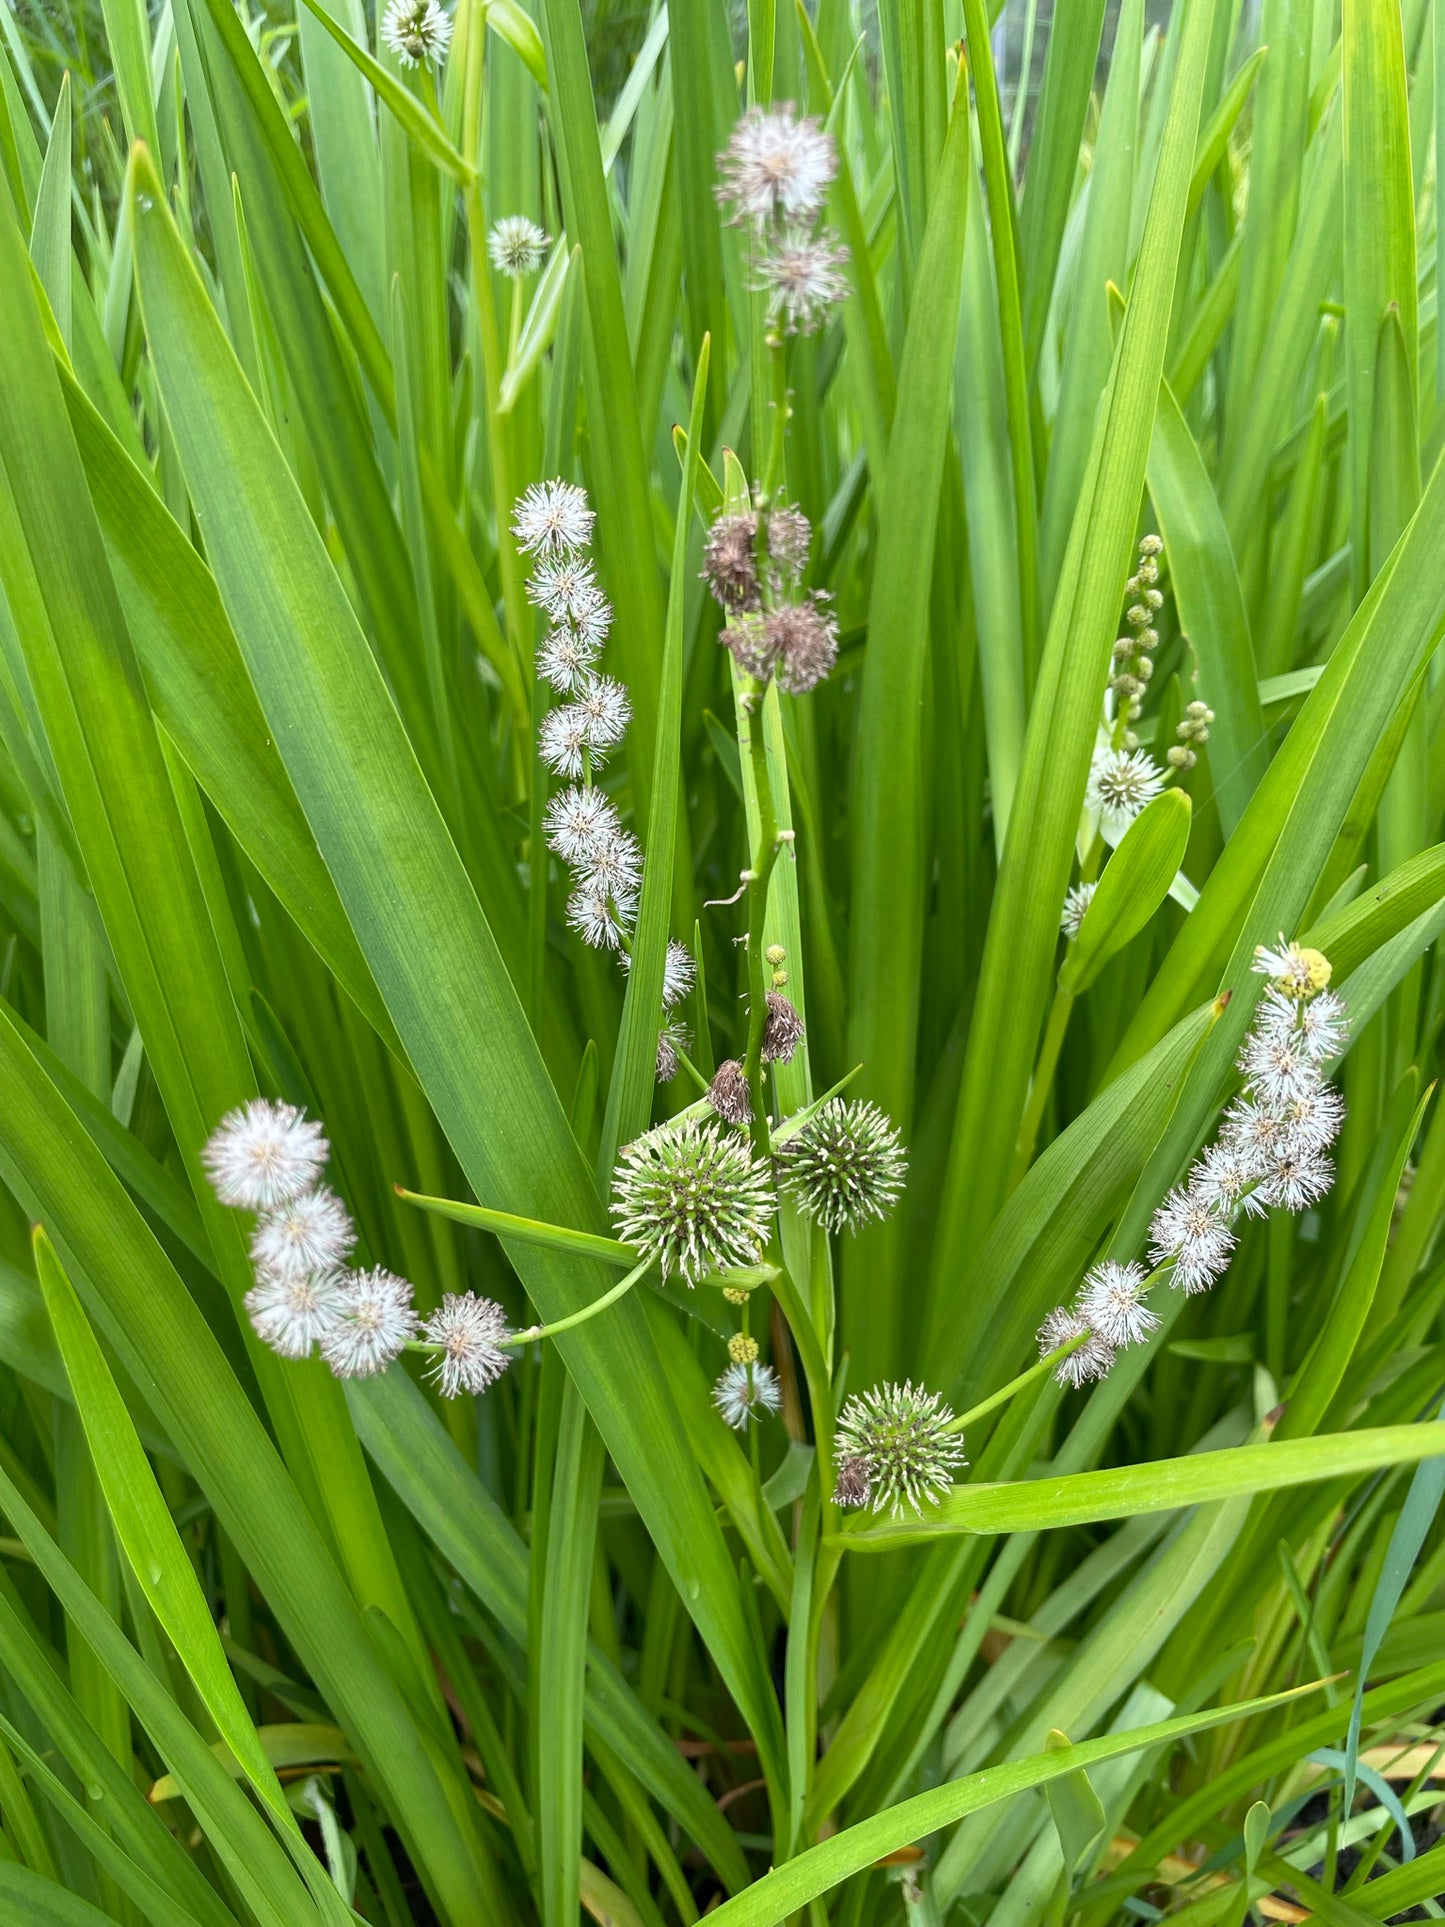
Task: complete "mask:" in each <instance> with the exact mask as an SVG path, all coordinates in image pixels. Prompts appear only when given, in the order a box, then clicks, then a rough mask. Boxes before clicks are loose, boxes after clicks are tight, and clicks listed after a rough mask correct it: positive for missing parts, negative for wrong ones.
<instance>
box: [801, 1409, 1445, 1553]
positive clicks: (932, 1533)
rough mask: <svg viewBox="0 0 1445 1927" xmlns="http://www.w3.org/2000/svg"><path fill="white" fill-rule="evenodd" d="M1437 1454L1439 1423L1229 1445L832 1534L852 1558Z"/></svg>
mask: <svg viewBox="0 0 1445 1927" xmlns="http://www.w3.org/2000/svg"><path fill="white" fill-rule="evenodd" d="M1442 1448H1445V1425H1423V1426H1422V1425H1386V1426H1380V1427H1378V1428H1377V1429H1375V1430H1373V1431H1364V1432H1339V1433H1331V1434H1328V1435H1326V1436H1322V1437H1316V1438H1302V1439H1291V1440H1288V1441H1285V1442H1283V1443H1281V1442H1279V1441H1275V1442H1272V1443H1270V1444H1268V1445H1238V1446H1231V1447H1228V1448H1227V1449H1225V1450H1224V1451H1220V1452H1201V1453H1196V1454H1194V1455H1193V1456H1192V1457H1190V1458H1185V1459H1161V1460H1157V1461H1156V1462H1155V1463H1153V1464H1150V1465H1128V1466H1114V1467H1110V1468H1109V1469H1108V1470H1107V1471H1102V1472H1076V1473H1073V1474H1072V1475H1071V1476H1069V1477H1067V1478H1057V1479H1039V1480H1033V1481H1025V1482H1021V1483H1019V1484H1016V1485H965V1486H955V1487H954V1489H953V1491H952V1492H951V1493H949V1494H948V1495H947V1496H946V1497H945V1498H943V1499H942V1500H940V1501H939V1503H938V1505H937V1506H936V1507H934V1508H932V1509H931V1510H930V1511H929V1513H928V1515H927V1517H925V1518H923V1519H916V1520H913V1519H906V1518H905V1519H898V1520H888V1521H885V1522H883V1523H881V1524H875V1525H867V1524H861V1523H860V1524H856V1525H850V1526H849V1527H848V1528H846V1529H845V1530H844V1531H843V1532H842V1533H841V1534H840V1535H839V1537H840V1538H841V1539H842V1540H843V1541H844V1542H845V1543H846V1544H847V1546H848V1547H849V1549H850V1550H852V1551H856V1552H863V1551H873V1550H875V1549H876V1550H882V1549H884V1548H886V1547H888V1546H891V1545H896V1544H898V1543H900V1542H902V1541H908V1540H918V1539H930V1538H937V1537H938V1536H940V1535H942V1534H948V1533H954V1532H1033V1531H1039V1530H1048V1529H1052V1528H1055V1527H1058V1526H1063V1525H1082V1524H1084V1523H1086V1522H1088V1523H1092V1522H1095V1521H1097V1520H1100V1519H1127V1518H1132V1517H1134V1516H1135V1515H1136V1514H1138V1513H1141V1512H1169V1511H1172V1510H1173V1509H1174V1508H1175V1507H1176V1506H1182V1505H1202V1504H1204V1503H1205V1502H1206V1501H1207V1500H1212V1499H1228V1498H1234V1497H1237V1496H1238V1495H1239V1494H1240V1493H1246V1492H1270V1491H1274V1490H1276V1489H1277V1488H1278V1487H1280V1486H1287V1485H1307V1484H1309V1483H1310V1482H1311V1481H1313V1480H1316V1479H1333V1478H1339V1477H1342V1476H1343V1475H1344V1474H1346V1473H1352V1472H1372V1471H1374V1470H1376V1469H1377V1468H1378V1467H1380V1466H1385V1465H1409V1464H1411V1463H1413V1462H1414V1461H1415V1460H1417V1459H1425V1458H1429V1457H1430V1456H1431V1454H1432V1453H1434V1452H1438V1451H1440V1450H1441V1449H1442Z"/></svg>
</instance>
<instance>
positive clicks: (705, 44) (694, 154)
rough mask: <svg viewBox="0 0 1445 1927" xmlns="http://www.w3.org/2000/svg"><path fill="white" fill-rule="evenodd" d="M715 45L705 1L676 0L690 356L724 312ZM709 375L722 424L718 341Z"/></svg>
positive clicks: (678, 160) (675, 89) (671, 36)
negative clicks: (716, 191) (717, 187)
mask: <svg viewBox="0 0 1445 1927" xmlns="http://www.w3.org/2000/svg"><path fill="white" fill-rule="evenodd" d="M714 46H715V42H714V40H713V36H712V34H711V33H710V31H709V24H708V10H707V6H706V3H705V0H676V4H675V5H674V6H672V7H669V9H668V39H667V64H668V68H669V71H670V72H671V75H672V100H673V111H674V115H675V130H676V131H675V133H674V136H673V149H672V152H673V165H674V166H675V167H676V169H677V191H678V199H679V203H680V206H681V208H682V254H683V265H684V270H685V287H686V294H687V322H688V346H689V348H690V349H691V351H692V354H693V355H694V357H696V355H697V354H698V352H699V350H700V348H701V346H702V338H703V336H704V335H705V334H706V333H707V331H708V329H709V328H711V327H715V326H716V325H717V322H718V320H719V319H720V318H721V317H722V315H723V314H724V313H725V307H724V300H725V297H724V294H723V268H722V245H721V241H720V238H719V235H718V224H717V215H716V206H717V203H716V200H715V198H714V194H713V188H714V185H715V181H716V173H715V169H714V162H713V156H714V154H715V153H716V152H717V149H718V147H719V145H720V142H719V140H718V138H717V129H716V126H715V124H714V118H713V100H714V96H715V82H714V78H713V72H712V61H713V49H714ZM710 369H711V389H710V393H711V403H712V412H713V415H714V417H715V418H720V417H721V414H722V411H723V408H724V406H725V405H726V398H727V385H726V384H727V355H726V353H725V352H724V343H723V341H722V340H721V339H719V341H718V344H717V354H716V355H715V356H714V357H713V358H712V361H711V364H710Z"/></svg>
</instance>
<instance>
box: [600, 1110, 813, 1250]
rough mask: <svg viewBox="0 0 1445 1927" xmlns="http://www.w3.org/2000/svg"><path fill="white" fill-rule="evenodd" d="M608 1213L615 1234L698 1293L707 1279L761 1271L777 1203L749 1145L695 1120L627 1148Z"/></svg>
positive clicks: (645, 1137)
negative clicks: (753, 1268) (750, 1268)
mask: <svg viewBox="0 0 1445 1927" xmlns="http://www.w3.org/2000/svg"><path fill="white" fill-rule="evenodd" d="M612 1189H613V1201H612V1204H611V1206H610V1207H609V1208H610V1210H611V1212H612V1215H613V1217H614V1218H616V1219H617V1234H618V1236H619V1237H620V1238H622V1239H623V1240H625V1242H626V1243H628V1244H630V1245H636V1246H637V1248H638V1249H639V1250H641V1251H650V1252H652V1253H653V1255H654V1256H655V1257H656V1258H657V1260H658V1263H659V1265H660V1266H661V1269H662V1275H663V1277H664V1278H667V1277H671V1276H672V1274H673V1273H674V1272H675V1273H677V1274H678V1275H679V1276H680V1277H681V1278H682V1279H683V1280H684V1282H685V1283H687V1284H689V1285H695V1284H696V1283H697V1282H698V1280H699V1279H700V1278H705V1277H706V1276H707V1275H708V1273H709V1272H714V1271H729V1270H732V1269H733V1268H735V1267H738V1266H743V1265H753V1264H756V1263H757V1262H758V1260H759V1258H760V1257H761V1256H762V1254H763V1251H764V1249H765V1248H766V1246H767V1242H768V1234H769V1231H770V1229H771V1225H772V1219H773V1212H774V1209H775V1199H774V1196H773V1187H772V1181H771V1178H770V1177H769V1174H768V1171H767V1167H766V1166H765V1165H762V1164H759V1163H757V1162H756V1161H755V1160H754V1158H753V1155H752V1151H751V1149H750V1148H749V1146H748V1144H747V1142H746V1140H745V1139H743V1138H740V1137H737V1136H734V1135H733V1134H732V1133H731V1132H723V1131H720V1130H719V1129H718V1127H717V1126H716V1125H715V1124H713V1123H710V1122H705V1123H699V1122H698V1121H697V1120H696V1119H695V1118H684V1119H682V1120H681V1121H677V1120H673V1121H672V1122H670V1123H667V1124H662V1125H659V1126H658V1127H657V1128H656V1129H655V1130H651V1131H647V1132H645V1133H644V1134H643V1136H641V1137H640V1138H636V1139H634V1141H633V1142H632V1143H631V1144H629V1145H626V1146H624V1148H623V1150H622V1153H621V1155H620V1157H619V1158H618V1162H617V1169H616V1171H615V1172H614V1173H613V1179H612Z"/></svg>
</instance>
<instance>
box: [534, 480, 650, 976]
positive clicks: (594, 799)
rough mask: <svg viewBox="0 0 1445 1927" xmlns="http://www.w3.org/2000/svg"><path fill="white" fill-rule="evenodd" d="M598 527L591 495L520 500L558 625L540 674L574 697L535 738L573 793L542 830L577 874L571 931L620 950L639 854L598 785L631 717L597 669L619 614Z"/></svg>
mask: <svg viewBox="0 0 1445 1927" xmlns="http://www.w3.org/2000/svg"><path fill="white" fill-rule="evenodd" d="M594 519H595V518H594V516H593V512H592V510H591V508H589V506H588V503H587V493H586V490H585V489H581V488H578V487H576V486H575V484H573V483H571V482H563V481H551V482H538V483H536V484H534V485H533V487H531V488H529V489H528V490H527V491H526V493H525V494H524V495H523V496H522V498H521V500H520V501H519V502H518V504H517V507H516V511H515V513H514V515H513V518H512V532H513V534H514V535H515V536H516V538H517V544H518V546H519V547H520V548H521V549H522V550H523V551H524V552H525V553H526V554H528V555H530V556H531V557H532V571H531V575H530V577H529V579H528V583H527V595H528V598H529V599H530V600H531V601H532V602H534V603H535V604H536V605H537V607H538V608H539V609H540V610H541V611H542V612H543V614H544V615H545V616H546V617H547V618H548V620H549V621H550V622H551V625H552V626H551V628H550V629H549V630H548V632H547V634H546V636H545V637H544V638H543V640H542V644H541V647H540V648H539V649H538V651H537V674H538V675H539V676H540V677H541V679H542V681H543V682H545V683H547V684H549V685H550V686H551V688H553V689H554V690H556V691H557V693H558V694H559V695H562V696H566V697H568V698H569V700H568V701H567V702H565V703H562V704H560V705H558V706H557V707H555V708H553V709H549V710H548V711H547V712H546V714H545V715H544V716H543V718H542V721H541V724H540V727H539V729H538V732H537V753H538V755H539V756H540V757H541V759H542V761H543V762H544V763H545V764H546V765H547V766H548V768H549V769H551V770H554V771H555V772H556V773H557V775H559V776H563V777H565V778H567V779H568V782H569V785H570V787H569V788H567V789H565V790H563V791H562V792H560V794H558V795H557V796H554V797H553V798H552V799H551V801H550V802H549V803H548V805H547V809H546V812H545V814H544V816H543V818H542V825H543V831H544V834H545V836H546V839H547V843H548V846H549V847H550V848H551V849H553V850H555V851H556V853H557V855H558V856H560V857H561V859H562V861H563V862H564V863H566V864H567V865H568V866H569V868H570V869H571V871H572V893H571V896H570V897H569V898H568V902H567V922H568V924H569V925H570V926H571V928H572V929H573V930H575V931H576V932H577V934H578V935H579V936H580V937H581V938H582V940H583V941H584V943H590V944H592V945H594V946H595V947H596V948H598V949H603V950H618V949H620V948H621V947H622V945H623V942H624V939H625V938H626V937H627V936H628V934H629V933H630V932H631V930H632V927H633V925H634V924H635V923H636V921H637V906H638V899H639V895H640V892H641V889H642V846H641V844H639V842H638V841H637V838H636V837H635V836H634V835H633V834H632V832H631V831H630V830H627V829H624V828H623V826H622V821H621V819H620V817H619V816H618V814H617V810H616V808H615V806H614V805H613V804H612V802H611V801H610V800H609V799H608V798H607V797H606V796H604V795H603V794H602V792H601V791H600V790H598V789H597V788H596V786H595V785H594V783H593V781H592V777H593V772H594V771H595V770H597V769H600V768H601V767H602V765H603V764H604V763H605V762H606V760H607V757H608V755H609V754H610V752H611V751H612V750H614V749H615V748H616V747H617V745H618V744H619V743H620V742H621V741H622V738H623V736H624V734H625V733H626V730H627V725H628V722H629V721H630V719H631V716H632V703H631V700H630V698H629V697H628V694H627V691H626V689H625V688H624V687H623V685H622V684H621V683H620V682H618V681H616V680H615V678H613V677H611V676H604V675H602V674H601V673H600V672H599V671H598V668H597V659H598V657H599V656H600V655H601V653H602V645H603V643H604V642H605V641H606V639H607V632H608V630H609V628H610V627H611V625H612V606H611V604H610V603H609V602H608V600H607V597H606V596H605V595H604V594H603V592H602V587H601V584H600V583H599V582H598V580H597V575H596V571H595V570H594V569H593V566H592V563H591V560H590V559H589V557H588V556H587V553H586V550H587V547H588V544H589V543H590V542H591V540H592V525H593V521H594Z"/></svg>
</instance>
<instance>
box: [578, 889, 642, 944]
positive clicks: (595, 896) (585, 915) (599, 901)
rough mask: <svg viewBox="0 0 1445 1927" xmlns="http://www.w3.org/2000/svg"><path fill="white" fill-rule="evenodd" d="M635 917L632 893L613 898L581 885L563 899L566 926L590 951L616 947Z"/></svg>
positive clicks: (634, 903)
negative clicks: (565, 906)
mask: <svg viewBox="0 0 1445 1927" xmlns="http://www.w3.org/2000/svg"><path fill="white" fill-rule="evenodd" d="M636 917H637V899H636V897H635V896H626V897H615V896H613V895H612V893H611V892H610V891H609V890H605V889H600V888H598V887H597V886H596V885H593V884H585V883H584V884H582V885H581V886H580V887H579V888H578V889H576V890H574V891H573V892H572V894H571V896H570V897H569V898H568V899H567V923H568V927H569V928H570V929H572V930H575V931H576V932H577V935H578V936H579V937H580V938H581V939H582V941H583V943H586V944H590V945H591V946H592V948H593V949H594V950H617V949H620V948H621V945H622V939H623V938H624V937H625V936H626V934H627V932H628V931H629V930H630V929H631V928H632V925H633V923H634V921H635V920H636Z"/></svg>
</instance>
